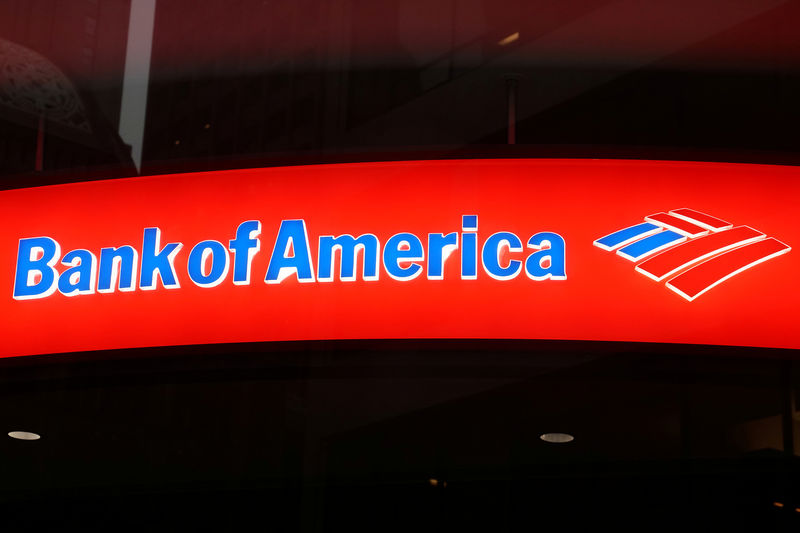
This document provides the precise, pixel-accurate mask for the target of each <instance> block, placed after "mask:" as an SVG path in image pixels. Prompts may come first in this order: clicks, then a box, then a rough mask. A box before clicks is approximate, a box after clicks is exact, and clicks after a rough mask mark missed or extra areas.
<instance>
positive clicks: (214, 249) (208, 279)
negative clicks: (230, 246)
mask: <svg viewBox="0 0 800 533" xmlns="http://www.w3.org/2000/svg"><path fill="white" fill-rule="evenodd" d="M209 258H210V259H211V268H208V260H209ZM228 268H230V257H229V256H228V250H226V249H225V246H223V244H222V243H221V242H218V241H202V242H199V243H197V244H196V245H195V246H194V248H192V251H191V252H189V261H188V270H189V279H191V280H192V281H193V282H194V284H195V285H197V286H198V287H216V286H217V285H219V284H220V283H222V282H223V281H224V280H225V277H226V276H227V275H228ZM206 272H207V273H206Z"/></svg>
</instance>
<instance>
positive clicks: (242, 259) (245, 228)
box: [228, 220, 261, 285]
mask: <svg viewBox="0 0 800 533" xmlns="http://www.w3.org/2000/svg"><path fill="white" fill-rule="evenodd" d="M260 234H261V222H260V221H258V220H248V221H247V222H242V223H241V224H239V227H238V228H236V238H235V239H233V240H232V241H230V242H229V243H228V245H229V246H230V250H231V252H233V284H234V285H249V284H250V265H251V264H252V261H253V257H254V256H255V255H256V254H257V253H258V251H259V250H260V249H261V241H260V240H259V239H258V236H259V235H260Z"/></svg>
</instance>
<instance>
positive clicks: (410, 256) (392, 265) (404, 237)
mask: <svg viewBox="0 0 800 533" xmlns="http://www.w3.org/2000/svg"><path fill="white" fill-rule="evenodd" d="M424 259H425V252H424V250H423V249H422V242H420V240H419V237H417V236H416V235H414V234H413V233H398V234H397V235H392V236H391V237H390V238H389V240H388V241H387V242H386V248H384V250H383V267H384V268H385V269H386V273H387V274H389V277H390V278H392V279H396V280H398V281H410V280H412V279H414V278H416V277H417V276H419V275H420V274H421V273H422V267H421V266H420V265H418V264H416V263H414V261H423V260H424ZM409 262H410V263H411V264H410V265H408V266H400V263H409Z"/></svg>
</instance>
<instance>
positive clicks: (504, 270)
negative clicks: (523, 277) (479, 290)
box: [481, 231, 522, 281]
mask: <svg viewBox="0 0 800 533" xmlns="http://www.w3.org/2000/svg"><path fill="white" fill-rule="evenodd" d="M506 247H507V248H508V251H509V252H521V251H522V241H521V240H519V237H517V236H516V235H514V234H513V233H510V232H508V231H500V232H498V233H495V234H494V235H492V236H491V237H489V238H488V239H486V242H485V243H484V244H483V251H482V252H481V261H482V262H483V269H484V270H486V273H487V274H489V276H490V277H491V278H493V279H496V280H500V281H505V280H509V279H514V278H516V277H517V275H519V272H520V270H522V261H517V260H516V259H514V260H511V261H509V263H508V266H506V267H503V266H500V254H501V252H502V250H503V248H506Z"/></svg>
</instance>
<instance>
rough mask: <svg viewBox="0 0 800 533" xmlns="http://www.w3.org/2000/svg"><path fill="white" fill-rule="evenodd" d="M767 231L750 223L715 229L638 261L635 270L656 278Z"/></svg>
mask: <svg viewBox="0 0 800 533" xmlns="http://www.w3.org/2000/svg"><path fill="white" fill-rule="evenodd" d="M763 238H764V234H763V233H761V232H760V231H756V230H754V229H753V228H751V227H749V226H738V227H736V228H733V229H731V230H728V231H721V232H719V233H712V234H711V235H708V236H706V237H700V238H698V239H695V240H692V241H688V242H686V243H684V244H681V245H678V246H676V247H674V248H671V249H669V250H667V251H665V252H662V253H660V254H658V255H656V256H654V257H651V258H650V259H647V260H645V261H643V262H642V263H639V264H638V265H636V270H638V271H639V272H641V273H642V274H644V275H645V276H647V277H649V278H652V279H654V280H656V281H661V280H662V279H664V278H666V277H668V276H669V275H670V274H674V273H675V272H677V271H679V270H681V269H684V268H686V267H689V266H691V265H694V264H695V263H699V262H700V261H702V260H704V259H708V258H709V257H711V256H712V255H715V254H718V253H722V252H725V251H727V250H730V249H732V248H735V247H737V246H742V245H745V244H748V243H751V242H755V241H757V240H760V239H763Z"/></svg>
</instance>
